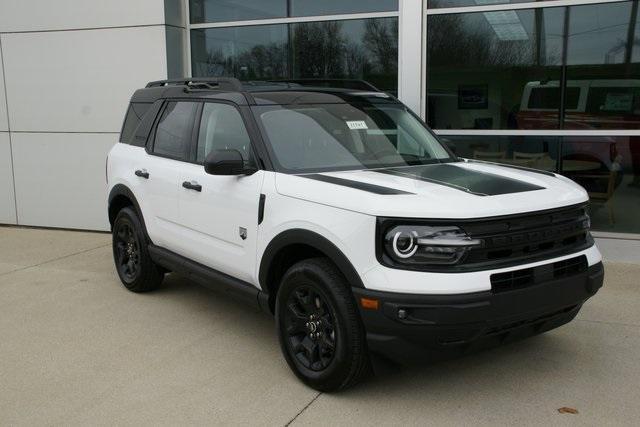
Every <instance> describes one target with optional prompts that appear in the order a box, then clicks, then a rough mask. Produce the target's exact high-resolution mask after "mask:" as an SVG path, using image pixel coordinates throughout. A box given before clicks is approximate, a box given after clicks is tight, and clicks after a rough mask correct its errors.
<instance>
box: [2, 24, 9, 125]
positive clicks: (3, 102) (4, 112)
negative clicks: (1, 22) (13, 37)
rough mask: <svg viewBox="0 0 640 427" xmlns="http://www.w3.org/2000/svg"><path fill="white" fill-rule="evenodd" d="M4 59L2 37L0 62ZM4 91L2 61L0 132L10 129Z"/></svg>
mask: <svg viewBox="0 0 640 427" xmlns="http://www.w3.org/2000/svg"><path fill="white" fill-rule="evenodd" d="M1 59H2V36H0V60H1ZM5 96H6V94H5V90H4V73H3V71H2V62H1V61H0V132H2V131H6V130H8V129H9V127H8V126H9V122H8V121H7V100H6V98H5Z"/></svg>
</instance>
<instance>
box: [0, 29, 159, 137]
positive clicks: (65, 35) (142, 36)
mask: <svg viewBox="0 0 640 427" xmlns="http://www.w3.org/2000/svg"><path fill="white" fill-rule="evenodd" d="M2 41H3V55H4V66H5V79H6V82H7V88H6V91H7V99H8V101H9V123H10V125H11V130H12V131H40V132H119V131H120V126H121V125H122V119H123V115H124V111H125V110H126V106H127V102H128V100H129V98H130V97H131V94H132V93H133V91H134V90H135V89H137V88H139V87H142V86H144V85H145V84H146V83H147V82H148V81H150V80H156V79H162V78H166V75H167V74H166V73H167V64H166V62H167V61H166V54H165V53H166V52H165V49H166V45H165V27H164V26H155V27H135V28H117V29H102V30H81V31H54V32H42V33H13V34H3V35H2Z"/></svg>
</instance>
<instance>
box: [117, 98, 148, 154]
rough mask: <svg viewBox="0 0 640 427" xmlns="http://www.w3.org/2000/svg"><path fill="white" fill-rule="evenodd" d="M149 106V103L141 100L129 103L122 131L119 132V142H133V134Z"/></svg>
mask: <svg viewBox="0 0 640 427" xmlns="http://www.w3.org/2000/svg"><path fill="white" fill-rule="evenodd" d="M150 106H151V104H149V103H142V102H132V103H131V104H129V109H128V110H127V115H126V116H125V118H124V124H123V125H122V132H121V133H120V142H124V143H125V144H131V143H133V141H132V140H133V134H134V132H135V130H136V128H137V127H138V125H139V124H140V122H141V121H142V118H143V117H144V115H145V113H146V112H147V110H149V107H150Z"/></svg>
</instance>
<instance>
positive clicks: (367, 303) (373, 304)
mask: <svg viewBox="0 0 640 427" xmlns="http://www.w3.org/2000/svg"><path fill="white" fill-rule="evenodd" d="M360 305H361V306H362V308H367V309H369V310H377V309H378V300H377V299H369V298H360Z"/></svg>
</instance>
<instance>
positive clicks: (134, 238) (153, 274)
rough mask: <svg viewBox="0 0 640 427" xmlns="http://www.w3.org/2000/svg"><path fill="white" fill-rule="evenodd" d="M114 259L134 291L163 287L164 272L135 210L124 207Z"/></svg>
mask: <svg viewBox="0 0 640 427" xmlns="http://www.w3.org/2000/svg"><path fill="white" fill-rule="evenodd" d="M112 246H113V260H114V262H115V265H116V271H117V272H118V276H119V277H120V280H121V281H122V284H123V285H124V286H125V287H126V288H127V289H129V290H130V291H133V292H147V291H151V290H153V289H156V288H157V287H158V286H160V283H161V282H162V278H163V277H164V274H162V273H161V271H160V269H159V268H158V267H157V266H156V265H155V264H154V262H153V261H152V260H151V257H150V256H149V251H148V250H147V241H146V238H145V236H144V232H143V229H142V224H141V223H140V220H139V219H138V216H137V215H136V213H135V211H134V210H133V209H131V208H124V209H122V210H121V211H120V212H118V216H116V220H115V221H114V223H113V235H112Z"/></svg>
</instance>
